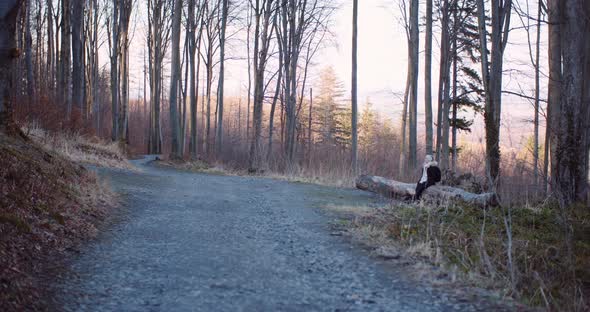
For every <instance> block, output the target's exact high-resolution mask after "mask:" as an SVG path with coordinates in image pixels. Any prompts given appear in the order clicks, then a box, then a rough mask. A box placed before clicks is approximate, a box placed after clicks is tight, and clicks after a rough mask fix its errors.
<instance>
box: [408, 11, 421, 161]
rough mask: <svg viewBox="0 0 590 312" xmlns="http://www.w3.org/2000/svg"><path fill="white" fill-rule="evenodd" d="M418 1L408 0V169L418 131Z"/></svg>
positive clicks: (415, 156) (414, 151)
mask: <svg viewBox="0 0 590 312" xmlns="http://www.w3.org/2000/svg"><path fill="white" fill-rule="evenodd" d="M418 11H419V1H418V0H411V2H410V42H409V47H410V51H411V52H410V58H409V62H410V64H411V67H410V73H411V74H410V77H411V78H410V82H411V83H410V103H409V114H410V119H409V121H410V124H409V126H410V131H409V136H410V137H409V144H408V147H409V159H408V165H409V167H410V169H413V168H414V167H415V166H416V164H417V147H418V146H417V145H418V133H417V121H418V72H419V70H418V69H419V66H418V65H419V62H420V61H419V56H420V55H419V54H420V42H419V41H420V30H419V28H418V27H419V20H418Z"/></svg>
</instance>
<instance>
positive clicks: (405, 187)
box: [356, 175, 495, 207]
mask: <svg viewBox="0 0 590 312" xmlns="http://www.w3.org/2000/svg"><path fill="white" fill-rule="evenodd" d="M356 187H357V188H358V189H361V190H365V191H370V192H373V193H377V194H380V195H383V196H386V197H391V198H405V197H410V196H414V195H415V193H416V184H414V183H404V182H398V181H394V180H388V179H386V178H383V177H379V176H369V175H361V176H360V177H358V178H357V180H356ZM423 198H424V199H427V200H437V201H448V202H464V203H467V204H471V205H476V206H478V207H487V206H491V205H494V204H495V202H494V201H495V196H494V194H492V193H484V194H474V193H470V192H467V191H465V190H462V189H460V188H455V187H450V186H442V185H434V186H431V187H429V188H427V189H426V190H425V191H424V193H423Z"/></svg>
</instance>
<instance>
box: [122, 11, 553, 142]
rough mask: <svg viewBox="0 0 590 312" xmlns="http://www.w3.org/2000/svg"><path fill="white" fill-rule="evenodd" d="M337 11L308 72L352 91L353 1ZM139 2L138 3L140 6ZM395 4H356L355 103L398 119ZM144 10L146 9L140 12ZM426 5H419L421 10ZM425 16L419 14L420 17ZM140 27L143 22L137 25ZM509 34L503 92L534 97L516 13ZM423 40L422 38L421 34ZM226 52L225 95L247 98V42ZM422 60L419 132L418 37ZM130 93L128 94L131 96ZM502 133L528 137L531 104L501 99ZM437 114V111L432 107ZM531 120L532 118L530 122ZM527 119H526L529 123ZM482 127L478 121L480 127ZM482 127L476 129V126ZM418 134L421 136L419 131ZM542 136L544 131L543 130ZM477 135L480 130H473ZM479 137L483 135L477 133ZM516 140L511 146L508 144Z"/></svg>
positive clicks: (139, 53)
mask: <svg viewBox="0 0 590 312" xmlns="http://www.w3.org/2000/svg"><path fill="white" fill-rule="evenodd" d="M339 1H340V3H341V4H342V5H341V7H340V8H339V9H338V10H337V11H336V12H335V16H334V19H333V25H332V27H331V30H332V32H333V34H334V35H335V37H334V38H333V39H331V40H330V41H326V45H327V46H328V47H327V48H325V49H323V50H322V51H321V52H320V53H319V54H318V55H317V56H316V58H315V59H314V66H313V67H312V69H311V74H310V81H311V83H312V84H315V83H317V77H318V76H319V75H318V73H319V71H320V70H321V69H322V68H325V67H326V66H332V67H333V68H334V69H335V71H336V73H337V75H338V78H339V79H340V80H341V81H342V82H343V83H344V86H345V88H346V89H347V92H349V91H348V90H350V76H351V46H352V42H351V38H352V25H351V22H352V1H345V0H339ZM140 2H141V1H140ZM520 2H523V3H524V4H523V9H524V8H526V0H521V1H520ZM397 3H398V0H362V1H359V26H358V27H359V51H358V53H359V54H358V58H359V59H358V61H359V66H358V70H359V72H358V84H359V85H358V86H359V103H361V105H362V104H364V103H365V101H366V99H367V98H369V99H370V101H371V102H372V103H373V104H374V107H375V108H376V109H377V110H378V111H379V112H381V114H382V115H383V116H385V117H387V118H392V119H395V120H397V119H399V117H400V115H401V110H402V105H401V99H400V95H401V94H402V93H403V91H404V87H405V81H406V73H407V68H406V67H407V48H406V37H405V30H404V29H403V26H402V22H401V20H400V19H401V14H400V12H399V7H398V4H397ZM142 9H143V10H144V9H145V8H142ZM423 9H424V4H423V3H421V10H423ZM531 12H533V15H534V12H536V6H535V4H531ZM422 16H423V14H421V18H422ZM140 23H141V22H140ZM434 27H435V34H434V38H433V42H434V43H433V50H434V51H433V52H434V53H433V62H432V64H433V69H432V77H433V90H432V95H433V105H434V106H436V104H435V103H436V98H437V88H438V79H437V78H438V66H439V55H438V51H439V42H438V39H439V34H438V33H437V26H436V25H435V26H434ZM140 28H141V27H140V26H138V30H137V32H136V34H135V37H134V40H133V43H132V48H131V51H132V56H131V57H132V59H136V60H141V61H140V62H132V63H134V64H132V69H131V71H132V78H131V79H132V89H133V88H135V90H136V91H135V92H137V93H136V94H139V93H140V92H142V91H141V88H142V84H143V53H144V52H143V51H144V46H143V45H144V44H145V41H144V34H143V33H142V31H141V30H139V29H140ZM512 28H514V30H513V31H512V32H511V33H510V37H509V38H510V40H509V41H510V46H508V47H507V49H506V55H505V73H506V74H505V78H504V88H505V89H509V90H512V91H516V92H518V91H520V89H522V90H524V92H526V93H527V94H529V95H532V94H533V93H532V90H533V80H532V73H533V69H532V66H531V62H530V58H529V54H528V53H529V51H528V43H527V37H526V32H525V31H524V30H522V23H521V21H520V19H519V18H518V17H517V16H516V15H515V14H514V15H513V18H512ZM534 31H535V28H533V29H532V32H533V33H532V34H531V35H532V42H533V44H534V40H535V37H534ZM422 35H423V34H422ZM546 37H547V36H546V34H545V33H543V34H542V47H541V49H542V53H541V54H542V55H543V54H545V53H546V52H545V51H546V45H545V44H544V40H545V39H546ZM229 45H230V47H229V48H228V50H229V51H230V52H229V53H230V54H232V55H229V57H231V58H232V59H231V60H228V61H227V63H226V64H227V65H226V66H227V67H226V68H227V73H226V94H229V95H238V94H240V95H245V93H246V88H247V87H246V86H247V83H248V76H247V61H246V60H245V56H246V54H245V43H244V42H243V40H240V39H239V38H234V39H233V40H232V41H231V42H230V43H229ZM420 46H421V50H420V53H421V58H420V77H419V81H420V86H419V91H418V93H419V104H418V105H419V117H418V118H419V122H421V123H420V124H419V125H420V128H423V126H422V125H423V118H424V116H423V114H422V111H423V106H424V104H423V103H424V96H423V94H424V88H423V82H424V76H423V73H424V69H423V65H424V59H423V52H424V51H423V48H424V47H423V46H424V38H423V37H422V38H421V41H420ZM546 64H547V62H546V58H543V60H542V63H541V65H542V66H543V67H545V66H546ZM165 66H169V65H165ZM541 85H542V89H541V94H542V97H543V94H545V92H544V88H545V86H546V79H545V77H542V84H541ZM133 94H134V93H133V91H132V95H133ZM503 101H504V107H503V112H504V114H503V115H504V122H505V124H504V128H505V130H503V131H504V132H505V134H506V133H508V134H510V135H515V134H518V136H515V137H510V138H509V140H510V141H511V144H514V145H519V143H520V142H521V138H520V136H522V135H525V134H527V133H530V131H532V125H531V124H529V123H525V122H523V121H524V119H527V118H529V116H532V104H531V103H529V102H528V101H526V100H523V99H520V98H518V97H514V96H505V97H504V99H503ZM435 109H436V108H435ZM530 118H532V117H530ZM530 118H529V119H530ZM479 124H481V122H480V123H479ZM477 127H480V126H477ZM419 131H422V129H420V130H419ZM541 131H543V129H542V130H541ZM476 133H478V131H476ZM477 136H481V131H479V134H478V135H477ZM512 141H515V142H512Z"/></svg>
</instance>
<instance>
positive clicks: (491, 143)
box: [477, 0, 512, 185]
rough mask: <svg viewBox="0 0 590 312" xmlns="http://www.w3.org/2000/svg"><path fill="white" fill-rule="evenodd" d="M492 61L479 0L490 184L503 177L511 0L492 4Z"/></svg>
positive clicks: (478, 9) (481, 0) (482, 8)
mask: <svg viewBox="0 0 590 312" xmlns="http://www.w3.org/2000/svg"><path fill="white" fill-rule="evenodd" d="M491 11H492V14H491V17H490V18H491V24H492V31H491V43H492V44H491V51H490V56H491V62H489V61H488V57H487V56H488V44H487V31H486V16H485V4H484V1H483V0H478V1H477V12H478V28H479V39H480V45H481V47H480V48H481V55H482V60H481V66H482V78H483V84H484V91H485V108H484V123H485V129H486V173H487V176H488V179H489V180H490V181H489V182H490V184H492V185H497V184H498V183H499V178H500V160H501V158H500V117H501V113H502V110H501V108H502V75H503V73H502V68H503V57H504V49H505V48H506V44H507V42H508V33H509V30H510V14H511V11H512V1H511V0H503V1H500V0H495V1H492V8H491Z"/></svg>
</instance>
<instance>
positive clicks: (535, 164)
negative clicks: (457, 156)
mask: <svg viewBox="0 0 590 312" xmlns="http://www.w3.org/2000/svg"><path fill="white" fill-rule="evenodd" d="M542 12H543V11H542V6H541V5H540V4H539V5H538V9H537V40H536V42H535V45H536V50H535V63H534V66H535V120H534V127H535V130H534V140H535V142H534V147H533V148H534V151H533V176H534V179H535V187H538V185H539V100H540V96H541V92H540V88H541V83H540V77H539V76H540V75H539V74H540V71H541V63H540V58H541V49H540V45H541V19H542V18H543V15H542ZM535 191H536V190H535Z"/></svg>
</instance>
